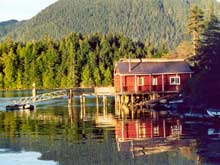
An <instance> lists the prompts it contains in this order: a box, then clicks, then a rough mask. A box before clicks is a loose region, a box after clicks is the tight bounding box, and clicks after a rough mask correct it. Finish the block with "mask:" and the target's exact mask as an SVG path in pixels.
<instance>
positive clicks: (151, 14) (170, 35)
mask: <svg viewBox="0 0 220 165" xmlns="http://www.w3.org/2000/svg"><path fill="white" fill-rule="evenodd" d="M210 2H213V3H214V5H213V6H214V8H213V9H215V11H217V9H216V8H217V2H216V1H214V0H59V1H57V2H56V3H55V4H53V5H51V6H49V7H48V8H46V9H45V10H42V12H40V13H39V14H38V15H36V16H35V17H33V18H32V19H30V20H27V21H23V22H19V23H18V24H17V26H16V28H15V29H13V30H9V33H8V34H9V35H10V36H12V37H13V38H14V39H16V41H28V40H32V39H35V40H36V39H42V37H44V35H45V34H49V35H50V36H52V37H53V38H57V39H60V38H62V37H63V36H65V35H67V34H68V33H70V32H73V31H74V32H79V33H82V34H92V33H94V32H100V33H102V34H107V33H109V32H111V33H115V32H120V33H122V34H123V35H125V36H128V37H129V38H132V39H136V40H141V41H143V42H145V41H147V42H148V41H149V42H150V43H151V44H153V46H154V47H159V46H161V44H160V43H165V44H166V45H167V46H168V48H175V47H176V45H177V44H179V42H181V41H182V40H183V39H186V37H187V35H183V33H184V32H185V28H186V26H187V22H188V16H189V10H190V7H191V5H192V4H194V3H195V4H196V5H198V6H199V8H201V9H203V10H204V11H205V12H206V11H207V10H209V5H207V4H208V3H210Z"/></svg>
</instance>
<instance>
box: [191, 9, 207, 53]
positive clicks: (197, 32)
mask: <svg viewBox="0 0 220 165" xmlns="http://www.w3.org/2000/svg"><path fill="white" fill-rule="evenodd" d="M188 29H189V33H190V34H191V37H192V45H193V48H194V52H193V55H196V50H197V49H198V47H199V40H200V37H201V34H202V32H203V30H204V12H203V11H202V10H201V9H200V8H199V7H198V6H196V5H193V6H192V8H191V10H190V16H189V24H188Z"/></svg>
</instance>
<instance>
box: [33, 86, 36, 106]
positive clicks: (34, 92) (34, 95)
mask: <svg viewBox="0 0 220 165" xmlns="http://www.w3.org/2000/svg"><path fill="white" fill-rule="evenodd" d="M32 87H33V89H32V101H33V103H35V102H36V84H35V83H33V85H32Z"/></svg>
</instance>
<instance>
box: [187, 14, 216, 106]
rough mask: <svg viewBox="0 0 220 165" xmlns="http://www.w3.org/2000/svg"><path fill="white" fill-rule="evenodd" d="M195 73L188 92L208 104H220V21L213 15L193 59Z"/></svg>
mask: <svg viewBox="0 0 220 165" xmlns="http://www.w3.org/2000/svg"><path fill="white" fill-rule="evenodd" d="M191 60H192V61H193V63H194V70H195V75H194V78H193V79H192V80H191V81H190V83H189V85H188V88H187V90H186V92H188V93H189V94H190V95H191V96H193V98H194V99H196V100H200V101H202V102H203V103H205V104H207V105H212V106H213V105H214V106H215V105H220V104H219V98H220V69H219V67H220V21H219V19H218V18H217V17H216V16H214V15H212V16H211V17H210V20H209V22H208V23H207V26H206V28H205V30H204V33H203V35H202V37H201V39H200V40H199V47H198V49H197V54H196V56H194V57H193V58H192V59H191Z"/></svg>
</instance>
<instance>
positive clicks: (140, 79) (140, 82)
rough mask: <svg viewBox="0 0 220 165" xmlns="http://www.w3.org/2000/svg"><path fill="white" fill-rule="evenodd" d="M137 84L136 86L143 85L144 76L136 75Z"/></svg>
mask: <svg viewBox="0 0 220 165" xmlns="http://www.w3.org/2000/svg"><path fill="white" fill-rule="evenodd" d="M137 85H138V86H144V77H138V79H137Z"/></svg>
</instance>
